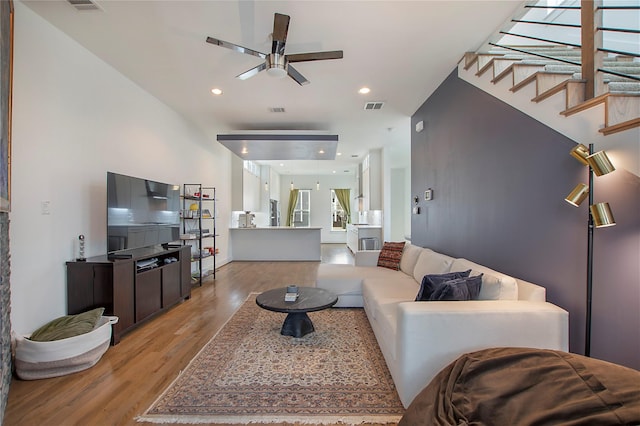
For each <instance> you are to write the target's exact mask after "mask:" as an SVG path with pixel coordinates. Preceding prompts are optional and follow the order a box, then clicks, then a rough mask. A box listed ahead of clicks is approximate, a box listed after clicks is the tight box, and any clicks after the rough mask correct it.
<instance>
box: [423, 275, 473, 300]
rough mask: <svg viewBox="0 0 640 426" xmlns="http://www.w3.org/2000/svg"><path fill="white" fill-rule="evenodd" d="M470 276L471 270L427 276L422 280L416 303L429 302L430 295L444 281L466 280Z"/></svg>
mask: <svg viewBox="0 0 640 426" xmlns="http://www.w3.org/2000/svg"><path fill="white" fill-rule="evenodd" d="M469 274H471V269H469V270H468V271H462V272H447V273H446V274H428V275H425V276H424V277H423V278H422V283H421V284H420V290H418V295H417V296H416V302H419V301H421V300H430V297H431V294H432V293H433V292H434V291H435V290H436V289H438V288H439V287H440V285H441V284H442V283H443V282H445V281H450V280H454V279H458V278H466V277H468V276H469Z"/></svg>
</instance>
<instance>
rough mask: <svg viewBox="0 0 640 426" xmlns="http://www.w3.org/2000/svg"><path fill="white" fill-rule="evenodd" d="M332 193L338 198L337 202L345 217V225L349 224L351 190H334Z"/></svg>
mask: <svg viewBox="0 0 640 426" xmlns="http://www.w3.org/2000/svg"><path fill="white" fill-rule="evenodd" d="M333 192H335V193H336V197H338V202H339V203H340V205H341V206H342V209H343V210H344V214H345V215H346V216H347V223H351V203H350V201H351V200H350V198H351V190H350V189H334V190H333Z"/></svg>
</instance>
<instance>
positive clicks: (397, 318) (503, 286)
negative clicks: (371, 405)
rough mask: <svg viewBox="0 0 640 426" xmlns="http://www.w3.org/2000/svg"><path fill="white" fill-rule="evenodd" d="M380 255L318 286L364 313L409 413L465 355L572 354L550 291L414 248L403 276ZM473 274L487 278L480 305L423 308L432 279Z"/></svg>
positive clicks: (330, 267) (321, 277) (328, 274)
mask: <svg viewBox="0 0 640 426" xmlns="http://www.w3.org/2000/svg"><path fill="white" fill-rule="evenodd" d="M378 254H379V251H360V252H356V260H355V265H335V264H320V266H319V269H318V278H317V282H316V285H317V287H320V288H325V289H327V290H330V291H332V292H334V293H335V294H337V295H338V303H337V304H336V305H335V307H364V309H365V311H366V313H367V317H368V318H369V322H370V323H371V327H372V329H373V331H374V333H375V335H376V338H377V340H378V344H379V345H380V349H381V351H382V353H383V355H384V357H385V360H386V362H387V365H388V367H389V370H390V372H391V376H392V377H393V380H394V383H395V385H396V388H397V390H398V395H399V396H400V400H401V401H402V403H403V405H404V406H405V407H407V406H408V405H409V404H410V403H411V401H412V400H413V398H414V397H415V396H416V395H417V394H418V393H419V392H420V391H421V390H422V389H423V388H424V387H425V386H426V385H427V384H428V383H429V382H430V381H431V379H432V378H433V377H434V376H435V375H436V374H437V373H438V372H439V371H440V370H441V369H443V368H444V367H446V366H447V365H448V364H449V363H450V362H452V361H454V360H455V359H456V358H458V357H459V356H460V355H462V354H465V353H468V352H472V351H476V350H480V349H486V348H490V347H506V346H512V347H531V348H541V349H554V350H563V351H567V350H568V342H569V324H568V322H569V314H568V312H567V311H565V310H564V309H561V308H559V307H558V306H555V305H553V304H551V303H548V302H546V292H545V289H544V288H543V287H540V286H538V285H535V284H532V283H529V282H526V281H522V280H519V279H516V278H513V277H510V276H507V275H505V274H502V273H500V272H497V271H493V270H491V269H489V268H486V267H484V266H481V265H478V264H475V263H473V262H470V261H468V260H466V259H462V258H458V259H456V258H452V257H449V256H446V255H444V254H441V253H437V252H435V251H433V250H430V249H428V248H420V247H417V246H414V245H410V244H406V245H405V247H404V250H403V252H402V258H401V261H400V269H399V270H397V271H396V270H392V269H388V268H382V267H378V266H376V265H377V261H378ZM468 269H471V270H472V272H471V275H472V276H475V275H478V274H480V273H482V274H483V276H482V287H481V290H480V295H479V297H478V300H470V301H435V302H434V301H428V302H425V301H419V302H416V301H415V298H416V295H417V293H418V290H419V289H420V283H421V282H422V278H423V277H424V275H427V274H443V273H447V272H454V271H466V270H468Z"/></svg>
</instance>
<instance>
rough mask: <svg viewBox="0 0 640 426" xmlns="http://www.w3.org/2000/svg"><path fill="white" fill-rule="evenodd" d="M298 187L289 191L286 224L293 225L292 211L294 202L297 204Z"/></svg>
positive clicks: (294, 206) (294, 205) (294, 207)
mask: <svg viewBox="0 0 640 426" xmlns="http://www.w3.org/2000/svg"><path fill="white" fill-rule="evenodd" d="M299 191H300V190H299V189H292V190H291V192H289V205H288V206H287V222H286V226H293V221H292V220H291V219H293V211H294V210H295V209H296V204H298V192H299Z"/></svg>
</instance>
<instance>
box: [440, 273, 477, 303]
mask: <svg viewBox="0 0 640 426" xmlns="http://www.w3.org/2000/svg"><path fill="white" fill-rule="evenodd" d="M481 286H482V274H480V275H476V276H475V277H467V278H456V279H453V280H449V281H445V282H443V283H442V284H441V285H440V287H438V289H436V291H434V292H433V293H432V294H431V297H430V298H429V300H476V299H477V298H478V295H479V294H480V287H481Z"/></svg>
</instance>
